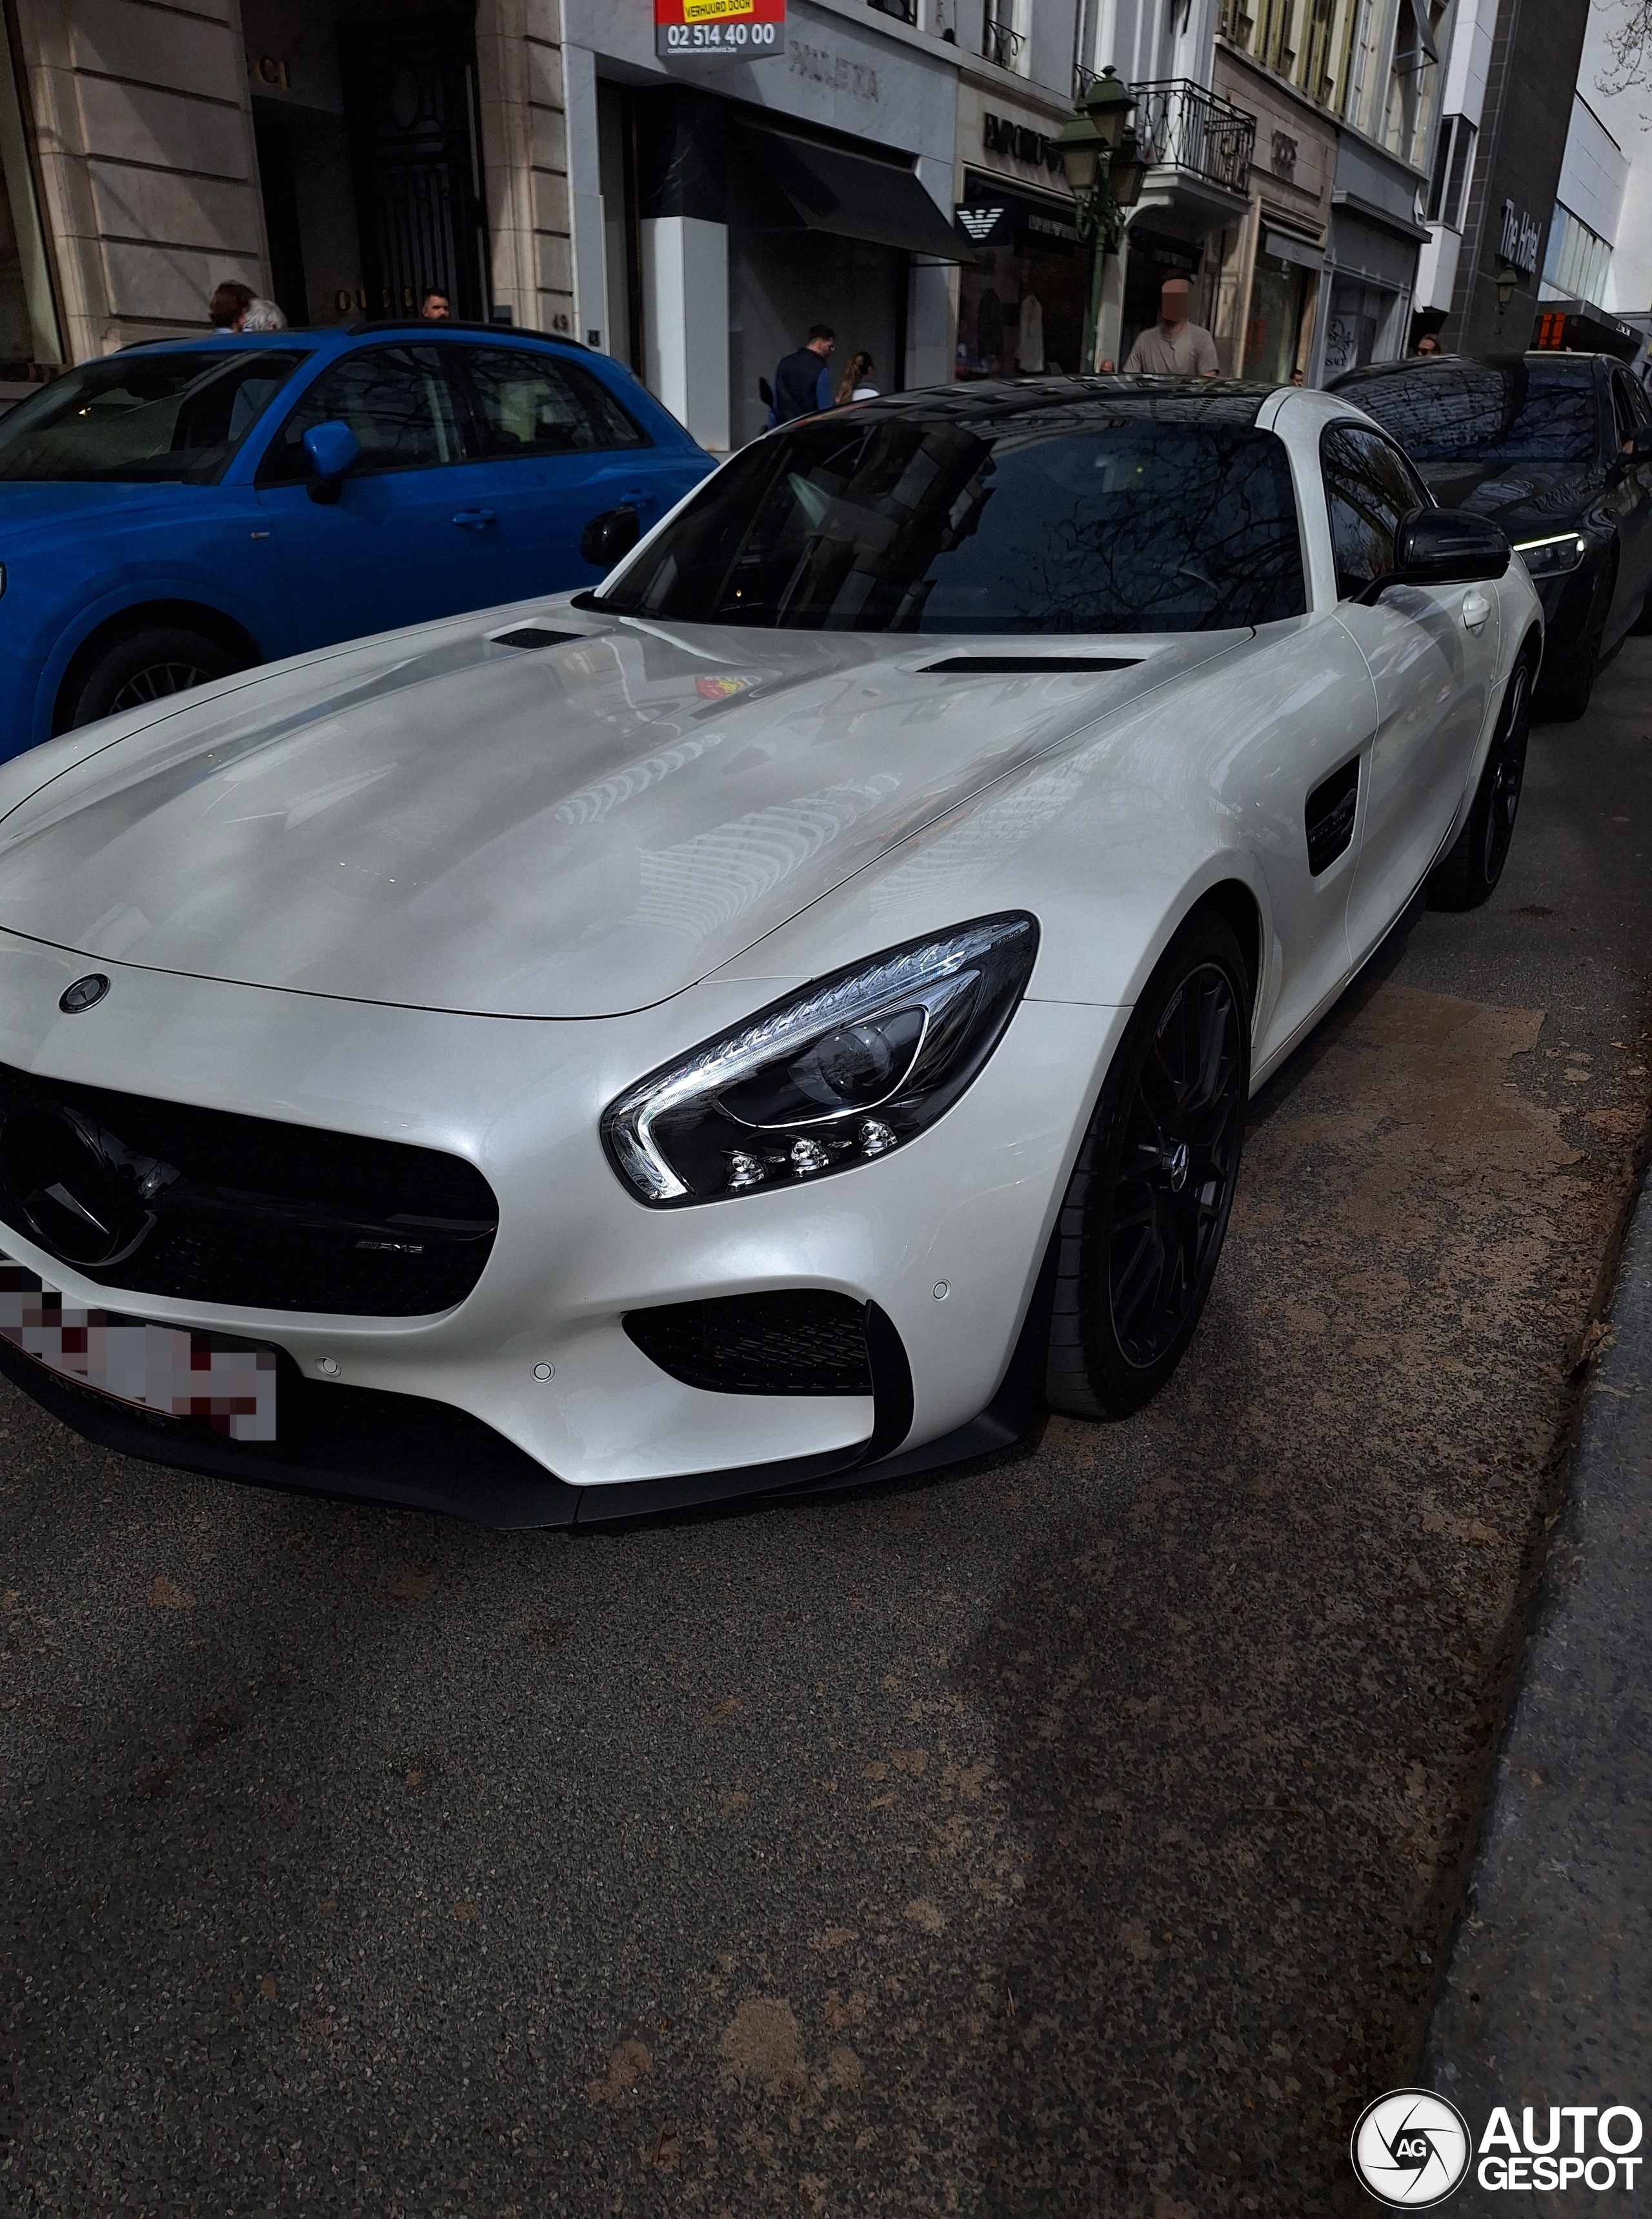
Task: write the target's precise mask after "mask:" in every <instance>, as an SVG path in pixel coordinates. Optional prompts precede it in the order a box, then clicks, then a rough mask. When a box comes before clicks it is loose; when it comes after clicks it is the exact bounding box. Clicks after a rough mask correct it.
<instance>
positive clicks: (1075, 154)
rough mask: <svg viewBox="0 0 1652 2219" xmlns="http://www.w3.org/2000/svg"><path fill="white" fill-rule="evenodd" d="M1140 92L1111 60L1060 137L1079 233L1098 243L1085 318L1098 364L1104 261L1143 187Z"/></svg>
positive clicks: (1092, 362) (1089, 348) (1090, 360)
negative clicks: (1136, 129) (1136, 114)
mask: <svg viewBox="0 0 1652 2219" xmlns="http://www.w3.org/2000/svg"><path fill="white" fill-rule="evenodd" d="M1135 104H1136V96H1135V95H1134V94H1133V92H1132V91H1131V90H1130V88H1129V86H1128V85H1127V84H1121V83H1120V81H1119V78H1118V77H1117V75H1116V74H1115V71H1113V69H1112V68H1111V66H1109V67H1108V68H1107V69H1104V70H1103V71H1102V73H1101V75H1100V77H1098V78H1095V79H1094V80H1093V81H1092V82H1091V84H1090V89H1089V90H1088V91H1087V92H1086V93H1085V95H1084V98H1083V99H1082V100H1080V101H1078V102H1077V103H1075V104H1074V108H1073V117H1072V121H1071V123H1069V124H1068V125H1067V126H1066V127H1065V130H1063V131H1062V132H1061V133H1060V134H1059V137H1058V138H1057V140H1056V142H1055V144H1056V152H1058V153H1059V155H1060V157H1061V167H1062V169H1063V170H1064V171H1065V172H1066V178H1067V183H1068V184H1069V185H1070V186H1071V190H1072V198H1073V214H1074V217H1075V220H1076V221H1077V224H1078V236H1079V238H1080V239H1082V240H1084V243H1085V244H1086V245H1087V246H1088V245H1090V244H1091V243H1092V242H1093V244H1094V247H1095V253H1094V258H1093V260H1092V263H1091V266H1090V313H1089V314H1088V316H1087V318H1086V320H1085V324H1084V366H1085V368H1086V369H1087V370H1093V369H1094V368H1095V366H1096V323H1097V321H1098V320H1099V318H1100V315H1101V301H1102V264H1103V262H1104V261H1105V259H1106V258H1107V257H1108V256H1109V254H1116V253H1117V252H1118V251H1119V241H1120V240H1121V239H1122V238H1123V236H1124V218H1125V211H1126V209H1127V208H1133V207H1134V206H1135V204H1136V202H1137V200H1138V198H1139V197H1140V193H1141V180H1142V176H1143V174H1144V172H1145V171H1146V166H1147V165H1146V163H1145V162H1144V160H1143V159H1142V155H1141V149H1140V146H1138V145H1137V143H1136V138H1135V134H1134V133H1133V131H1132V130H1131V129H1130V115H1131V111H1132V109H1133V108H1134V107H1135Z"/></svg>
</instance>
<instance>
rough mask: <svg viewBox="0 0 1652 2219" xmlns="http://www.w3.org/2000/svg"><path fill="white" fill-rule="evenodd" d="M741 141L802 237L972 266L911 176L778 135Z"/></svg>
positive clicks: (754, 132)
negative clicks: (817, 234)
mask: <svg viewBox="0 0 1652 2219" xmlns="http://www.w3.org/2000/svg"><path fill="white" fill-rule="evenodd" d="M742 135H743V136H744V138H745V140H746V142H747V147H748V152H749V153H750V154H751V155H752V157H753V158H755V160H756V161H757V162H758V163H760V164H761V169H762V176H763V181H764V183H765V185H766V186H767V189H768V190H769V191H771V192H772V191H773V190H775V189H776V188H778V189H779V192H780V193H782V194H783V195H784V196H785V197H786V201H787V202H790V204H791V206H792V208H793V209H795V210H796V213H797V218H798V222H799V223H801V224H803V225H804V226H805V227H807V228H808V229H809V230H810V231H829V232H835V233H836V234H837V235H838V237H839V238H841V239H865V240H866V242H867V243H868V244H869V245H871V246H894V247H900V248H904V250H905V251H906V252H908V253H909V254H927V255H928V256H929V257H930V258H932V259H933V260H935V261H937V262H971V261H973V259H974V258H975V250H974V248H973V247H972V246H970V244H969V242H968V241H967V240H966V239H960V236H959V234H958V233H957V232H956V231H955V230H954V229H953V226H952V225H951V224H950V223H949V222H948V221H947V218H946V217H945V216H944V215H943V214H941V210H940V209H939V208H937V207H936V206H935V202H933V201H932V200H931V199H930V197H929V196H928V193H926V192H925V191H924V190H923V188H922V185H921V184H920V183H918V181H917V179H916V177H914V176H913V174H912V172H911V171H910V170H901V169H897V168H896V167H895V165H894V164H893V163H890V162H871V161H868V160H867V159H866V157H865V156H864V155H861V154H846V153H843V152H841V151H840V150H839V149H838V148H837V147H835V146H813V145H811V144H810V142H809V141H808V140H803V139H793V138H792V137H790V136H789V135H788V134H786V132H784V131H768V130H765V129H762V128H761V127H758V128H748V129H747V130H746V132H745V133H744V134H742Z"/></svg>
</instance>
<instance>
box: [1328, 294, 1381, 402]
mask: <svg viewBox="0 0 1652 2219" xmlns="http://www.w3.org/2000/svg"><path fill="white" fill-rule="evenodd" d="M1394 299H1395V295H1394V294H1392V293H1388V292H1384V291H1383V290H1382V288H1381V287H1380V286H1376V285H1362V284H1361V283H1359V282H1358V280H1357V279H1352V278H1347V277H1338V278H1337V279H1336V281H1335V282H1334V283H1333V284H1332V288H1331V307H1330V310H1329V313H1328V314H1327V315H1326V322H1325V376H1326V378H1327V379H1329V378H1332V377H1336V376H1339V375H1340V374H1341V372H1342V371H1344V370H1357V369H1358V367H1359V366H1360V364H1362V363H1367V362H1373V361H1375V360H1376V350H1377V346H1378V344H1379V342H1380V341H1381V339H1382V332H1383V329H1384V326H1386V324H1387V323H1388V318H1389V316H1390V315H1391V314H1392V313H1393V309H1394Z"/></svg>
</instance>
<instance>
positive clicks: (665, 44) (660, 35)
mask: <svg viewBox="0 0 1652 2219" xmlns="http://www.w3.org/2000/svg"><path fill="white" fill-rule="evenodd" d="M785 37H786V27H785V25H784V24H781V23H661V24H660V25H658V26H657V27H656V32H655V42H654V43H655V53H661V54H732V53H760V54H772V53H779V51H780V49H781V47H783V45H784V43H785Z"/></svg>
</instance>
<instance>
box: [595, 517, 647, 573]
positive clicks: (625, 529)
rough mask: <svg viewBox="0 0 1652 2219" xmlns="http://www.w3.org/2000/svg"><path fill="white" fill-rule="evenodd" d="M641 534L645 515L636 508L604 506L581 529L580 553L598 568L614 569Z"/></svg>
mask: <svg viewBox="0 0 1652 2219" xmlns="http://www.w3.org/2000/svg"><path fill="white" fill-rule="evenodd" d="M642 537H643V522H642V519H641V518H640V517H639V516H638V515H637V511H636V510H635V509H634V508H605V509H604V510H603V512H602V513H601V515H600V516H593V518H592V519H591V521H590V522H589V524H587V525H586V527H585V529H584V531H582V532H581V534H580V553H581V555H582V556H584V557H585V560H586V561H587V563H593V564H594V565H595V566H596V568H597V569H599V570H612V569H613V567H614V564H615V563H618V560H619V558H620V556H622V555H629V554H630V551H631V550H632V548H633V547H635V546H636V544H637V541H638V540H639V539H640V538H642Z"/></svg>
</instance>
